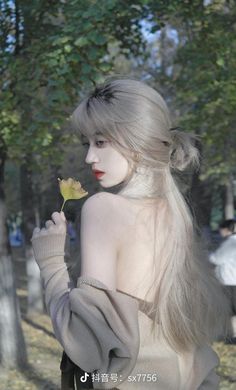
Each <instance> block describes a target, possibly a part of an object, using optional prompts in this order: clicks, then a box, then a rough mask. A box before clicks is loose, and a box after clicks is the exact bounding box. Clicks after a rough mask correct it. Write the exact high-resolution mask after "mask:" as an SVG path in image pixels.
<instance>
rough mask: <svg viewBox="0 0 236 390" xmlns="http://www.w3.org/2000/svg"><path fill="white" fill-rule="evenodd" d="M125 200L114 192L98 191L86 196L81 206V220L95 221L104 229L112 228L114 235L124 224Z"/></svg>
mask: <svg viewBox="0 0 236 390" xmlns="http://www.w3.org/2000/svg"><path fill="white" fill-rule="evenodd" d="M126 207H127V206H126V202H125V201H124V199H123V198H122V197H121V196H119V195H116V194H111V193H109V192H99V193H96V194H94V195H92V196H90V198H88V199H87V200H86V201H85V202H84V204H83V207H82V210H81V213H82V214H81V216H82V220H87V222H90V223H95V224H96V225H97V226H98V225H99V226H101V227H103V228H104V229H106V230H109V229H112V230H113V232H114V233H115V234H116V235H118V236H119V235H120V230H121V229H122V226H124V219H125V215H127V212H126Z"/></svg>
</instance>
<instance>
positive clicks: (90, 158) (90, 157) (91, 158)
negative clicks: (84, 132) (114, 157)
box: [85, 147, 98, 164]
mask: <svg viewBox="0 0 236 390" xmlns="http://www.w3.org/2000/svg"><path fill="white" fill-rule="evenodd" d="M85 162H86V164H92V163H94V162H98V156H97V154H96V152H95V150H94V149H93V148H92V147H90V148H89V150H88V153H87V155H86V158H85Z"/></svg>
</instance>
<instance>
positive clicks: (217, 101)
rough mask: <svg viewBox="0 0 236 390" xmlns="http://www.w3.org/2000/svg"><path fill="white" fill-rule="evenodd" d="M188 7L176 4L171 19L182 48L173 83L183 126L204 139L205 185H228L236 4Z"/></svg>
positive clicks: (235, 140)
mask: <svg viewBox="0 0 236 390" xmlns="http://www.w3.org/2000/svg"><path fill="white" fill-rule="evenodd" d="M185 3H186V2H184V3H183V4H181V3H180V2H178V1H176V2H175V7H176V8H175V9H174V14H173V15H172V18H173V19H172V20H173V24H174V25H175V26H176V28H177V31H178V36H179V47H178V49H177V55H176V58H175V71H174V72H173V74H172V77H171V80H170V82H171V83H174V84H175V87H176V94H177V101H178V105H179V107H181V110H182V111H183V112H184V115H183V116H182V120H181V123H182V125H183V126H184V127H185V128H186V129H188V130H190V131H193V132H197V133H198V134H200V135H201V136H202V140H203V145H204V150H203V152H204V160H205V166H204V170H203V173H202V179H205V178H207V177H210V176H212V177H215V179H217V180H218V181H220V182H221V183H224V180H225V177H226V176H228V174H229V173H230V172H232V171H233V170H234V167H235V163H236V152H235V150H236V129H235V125H236V122H235V107H236V92H235V91H236V89H235V87H236V71H235V57H236V23H235V20H236V19H235V17H236V4H235V2H232V1H224V0H213V1H211V2H210V3H209V5H207V6H204V5H203V3H202V1H197V0H195V1H193V2H189V5H188V7H186V5H185ZM183 36H184V39H182V40H181V37H183Z"/></svg>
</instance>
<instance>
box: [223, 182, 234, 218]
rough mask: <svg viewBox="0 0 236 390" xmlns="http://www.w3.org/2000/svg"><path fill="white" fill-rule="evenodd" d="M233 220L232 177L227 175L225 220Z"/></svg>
mask: <svg viewBox="0 0 236 390" xmlns="http://www.w3.org/2000/svg"><path fill="white" fill-rule="evenodd" d="M232 218H234V186H233V176H232V175H229V177H228V180H227V183H226V187H225V219H232Z"/></svg>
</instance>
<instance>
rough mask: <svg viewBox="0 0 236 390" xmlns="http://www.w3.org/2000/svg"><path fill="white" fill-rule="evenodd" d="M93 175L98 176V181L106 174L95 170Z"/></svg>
mask: <svg viewBox="0 0 236 390" xmlns="http://www.w3.org/2000/svg"><path fill="white" fill-rule="evenodd" d="M93 174H94V175H95V176H96V179H100V178H101V177H102V176H103V175H104V174H105V172H102V171H99V170H97V169H94V170H93Z"/></svg>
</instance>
